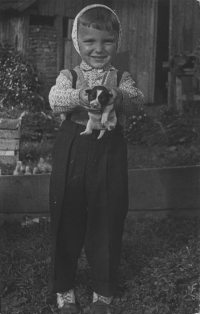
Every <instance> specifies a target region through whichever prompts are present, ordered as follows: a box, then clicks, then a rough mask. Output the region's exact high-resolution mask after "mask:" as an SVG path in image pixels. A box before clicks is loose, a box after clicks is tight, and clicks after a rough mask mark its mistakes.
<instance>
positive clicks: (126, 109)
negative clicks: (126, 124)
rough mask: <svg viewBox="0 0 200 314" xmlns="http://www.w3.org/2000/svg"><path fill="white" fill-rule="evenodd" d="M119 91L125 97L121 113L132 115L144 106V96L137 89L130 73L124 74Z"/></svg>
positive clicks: (120, 109) (120, 108)
mask: <svg viewBox="0 0 200 314" xmlns="http://www.w3.org/2000/svg"><path fill="white" fill-rule="evenodd" d="M119 89H120V90H121V92H122V95H123V100H122V102H121V105H120V107H119V112H121V113H123V114H125V115H130V114H133V113H134V112H135V109H140V108H141V107H142V106H143V104H144V95H143V93H142V92H141V91H140V90H139V89H138V88H136V87H135V82H134V81H133V79H132V77H131V75H130V74H129V73H128V72H124V74H123V76H122V79H121V82H120V85H119Z"/></svg>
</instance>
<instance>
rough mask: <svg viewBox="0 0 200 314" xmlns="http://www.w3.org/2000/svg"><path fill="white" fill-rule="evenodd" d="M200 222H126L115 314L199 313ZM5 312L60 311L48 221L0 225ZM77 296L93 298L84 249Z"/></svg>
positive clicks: (87, 300)
mask: <svg viewBox="0 0 200 314" xmlns="http://www.w3.org/2000/svg"><path fill="white" fill-rule="evenodd" d="M199 227H200V222H199V220H198V219H183V218H172V217H169V218H166V219H163V220H161V221H155V220H149V219H148V220H147V219H145V220H135V219H133V218H131V217H129V218H128V219H127V220H126V225H125V232H124V239H123V248H122V260H121V266H120V270H119V288H118V291H117V293H116V296H115V300H114V303H113V310H114V311H113V312H114V313H115V314H122V313H123V314H132V313H134V314H147V313H148V314H158V313H159V314H160V313H162V314H194V313H197V312H198V311H199V308H198V305H199V301H200V299H199V287H200V282H199V261H200V260H199V258H200V233H199V230H200V229H199ZM0 246H1V247H0V249H1V250H0V252H1V255H0V265H1V273H0V278H1V286H0V288H1V293H3V292H4V295H3V298H2V313H3V314H11V313H19V314H26V313H27V314H28V313H33V314H39V313H43V314H48V313H49V314H50V313H58V311H57V308H56V298H55V295H51V294H50V293H49V292H48V291H47V280H48V275H49V265H50V251H51V235H50V226H49V223H48V222H47V221H45V220H42V221H40V223H35V224H34V225H30V226H25V227H22V226H21V224H20V223H19V222H10V223H8V222H5V223H4V224H3V225H2V227H1V228H0ZM77 294H78V298H79V300H80V303H81V305H82V306H83V307H84V308H85V307H87V306H88V305H89V303H90V302H91V295H92V287H91V282H90V269H89V266H88V264H87V260H86V258H85V255H84V252H82V254H81V257H80V260H79V269H78V272H77Z"/></svg>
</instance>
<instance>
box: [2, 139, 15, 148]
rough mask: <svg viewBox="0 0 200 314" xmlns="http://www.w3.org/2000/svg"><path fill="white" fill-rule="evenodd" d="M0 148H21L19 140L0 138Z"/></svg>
mask: <svg viewBox="0 0 200 314" xmlns="http://www.w3.org/2000/svg"><path fill="white" fill-rule="evenodd" d="M0 150H19V140H18V139H1V138H0Z"/></svg>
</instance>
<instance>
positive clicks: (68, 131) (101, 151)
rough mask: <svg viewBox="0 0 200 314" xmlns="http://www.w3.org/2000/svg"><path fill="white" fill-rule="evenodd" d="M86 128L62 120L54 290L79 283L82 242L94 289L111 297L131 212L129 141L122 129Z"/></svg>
mask: <svg viewBox="0 0 200 314" xmlns="http://www.w3.org/2000/svg"><path fill="white" fill-rule="evenodd" d="M83 130H85V126H84V125H81V124H78V123H75V122H72V121H71V120H70V119H69V118H66V120H65V121H64V122H63V123H62V126H61V128H60V130H59V134H58V136H57V139H56V142H55V145H54V149H53V167H52V174H51V181H50V215H51V226H52V244H53V247H52V265H51V266H52V267H51V277H50V290H51V291H52V292H66V291H68V290H70V289H73V288H74V287H75V275H76V270H77V264H78V258H79V255H80V252H81V250H82V248H83V246H84V250H85V254H86V257H87V260H88V263H89V265H90V267H91V278H92V288H93V291H94V292H96V293H97V294H100V295H103V296H107V297H108V296H112V295H113V294H114V292H115V290H116V288H117V272H118V268H119V263H120V253H121V242H122V236H123V229H124V220H125V218H126V215H127V211H128V175H127V145H126V142H125V140H124V138H123V135H122V131H121V127H120V126H119V125H117V127H116V129H115V130H113V131H106V132H105V134H104V135H103V137H102V138H101V139H99V140H98V139H97V137H98V134H99V131H96V130H95V131H93V133H92V134H91V135H85V136H84V135H80V133H81V132H83Z"/></svg>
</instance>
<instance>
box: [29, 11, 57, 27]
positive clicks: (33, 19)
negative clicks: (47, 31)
mask: <svg viewBox="0 0 200 314" xmlns="http://www.w3.org/2000/svg"><path fill="white" fill-rule="evenodd" d="M29 24H30V25H48V26H54V17H53V16H46V15H35V14H32V15H30V19H29Z"/></svg>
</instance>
